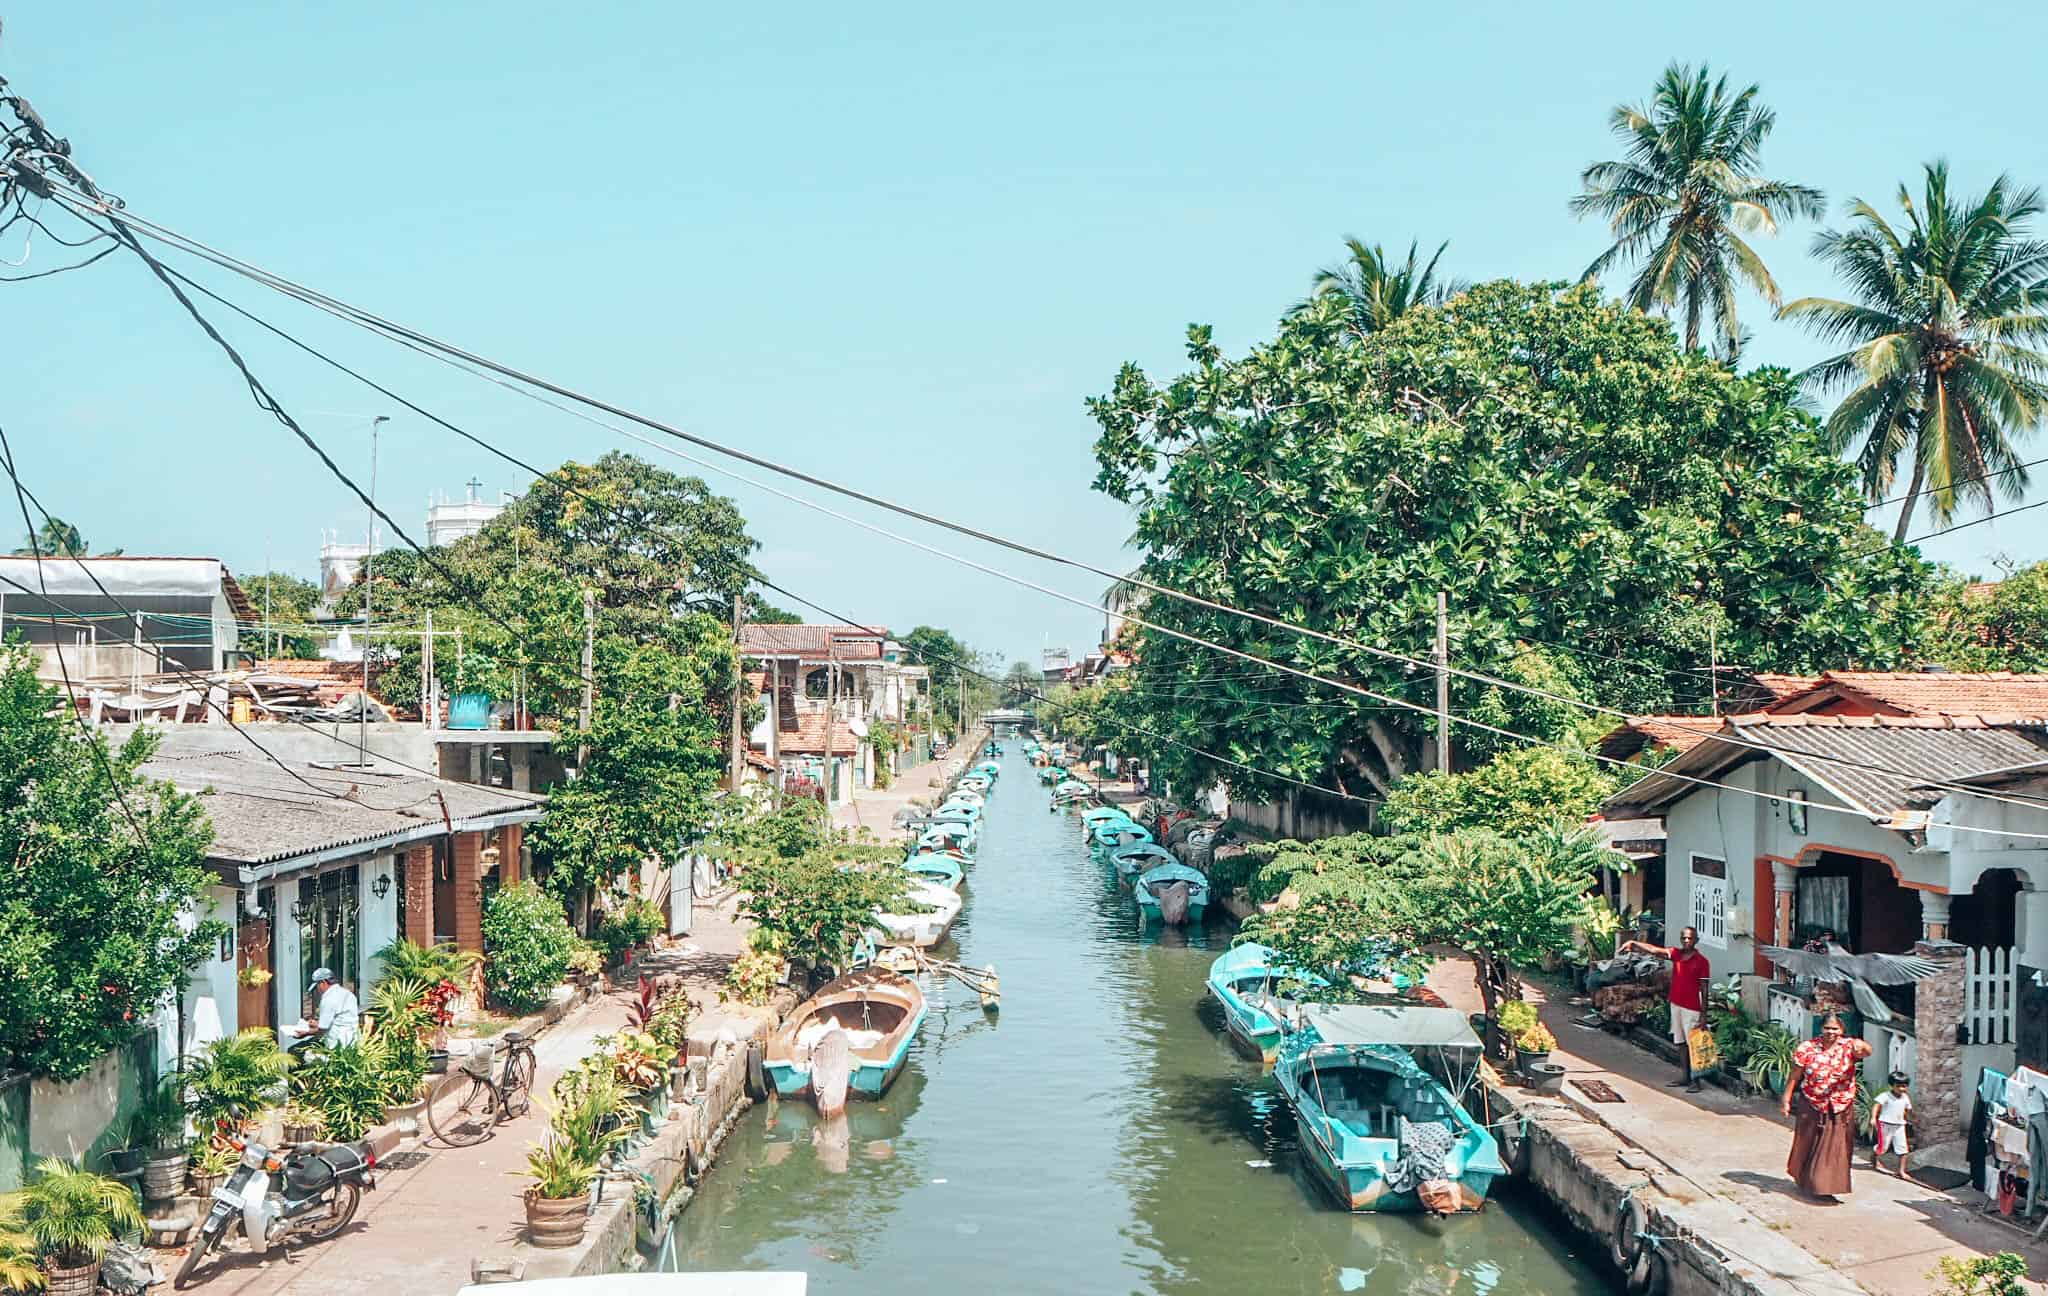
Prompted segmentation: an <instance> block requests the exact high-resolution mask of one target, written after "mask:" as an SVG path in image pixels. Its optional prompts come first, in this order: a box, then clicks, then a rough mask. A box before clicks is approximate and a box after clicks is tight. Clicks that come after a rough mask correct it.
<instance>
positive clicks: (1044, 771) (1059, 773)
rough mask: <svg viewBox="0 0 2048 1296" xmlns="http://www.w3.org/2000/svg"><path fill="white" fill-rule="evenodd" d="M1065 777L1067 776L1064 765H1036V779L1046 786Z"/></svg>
mask: <svg viewBox="0 0 2048 1296" xmlns="http://www.w3.org/2000/svg"><path fill="white" fill-rule="evenodd" d="M1067 777H1069V776H1068V774H1067V771H1066V768H1065V767H1064V766H1061V765H1041V766H1039V767H1038V781H1039V782H1040V783H1043V784H1045V785H1046V786H1048V787H1050V786H1052V785H1053V784H1055V783H1057V782H1059V781H1060V780H1061V779H1063V778H1067Z"/></svg>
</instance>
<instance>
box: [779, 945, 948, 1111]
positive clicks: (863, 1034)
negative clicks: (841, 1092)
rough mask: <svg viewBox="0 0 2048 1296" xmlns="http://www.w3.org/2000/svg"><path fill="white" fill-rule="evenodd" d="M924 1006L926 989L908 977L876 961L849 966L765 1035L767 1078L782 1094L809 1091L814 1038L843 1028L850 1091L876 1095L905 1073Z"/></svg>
mask: <svg viewBox="0 0 2048 1296" xmlns="http://www.w3.org/2000/svg"><path fill="white" fill-rule="evenodd" d="M925 1012H926V1009H925V1002H924V992H923V991H922V990H920V989H918V986H917V982H915V981H912V980H911V979H910V978H909V977H906V976H901V975H899V974H897V973H895V972H890V971H887V970H885V969H882V968H876V967H866V968H861V969H860V970H858V971H855V972H849V973H847V974H846V975H845V976H843V977H839V978H838V979H836V980H833V981H829V982H827V983H826V984H825V985H824V986H823V987H821V988H820V989H819V990H818V993H816V994H814V995H812V996H811V997H810V998H809V999H806V1000H804V1001H803V1002H802V1003H801V1004H798V1005H797V1007H796V1011H795V1012H792V1013H791V1014H790V1015H789V1019H788V1020H787V1021H785V1022H783V1023H782V1025H781V1026H780V1027H778V1028H777V1029H776V1031H775V1033H774V1034H773V1035H772V1036H770V1037H769V1039H768V1048H767V1054H766V1056H765V1057H764V1058H763V1064H764V1068H765V1070H766V1072H767V1075H768V1080H769V1082H770V1083H771V1084H773V1085H774V1086H775V1092H777V1093H779V1094H781V1095H782V1096H783V1097H785V1098H794V1097H798V1096H799V1095H802V1094H804V1093H806V1092H808V1091H809V1090H810V1087H811V1052H812V1050H813V1049H814V1048H815V1047H816V1045H817V1042H818V1039H819V1038H820V1037H822V1036H823V1035H824V1034H826V1033H827V1032H829V1031H833V1030H843V1031H845V1032H846V1033H847V1035H848V1037H849V1040H848V1053H849V1054H850V1055H851V1061H852V1065H851V1068H850V1073H849V1076H848V1080H847V1086H846V1087H847V1089H848V1091H849V1092H851V1093H852V1094H854V1095H856V1096H859V1097H862V1098H879V1097H881V1096H882V1094H883V1093H884V1092H885V1091H886V1090H887V1089H888V1088H889V1086H890V1084H891V1083H893V1082H894V1081H895V1079H896V1077H897V1076H899V1075H901V1074H902V1073H903V1066H904V1063H905V1062H907V1061H908V1060H909V1058H910V1041H911V1040H912V1039H913V1038H915V1036H916V1035H917V1031H918V1027H920V1026H922V1025H924V1018H925ZM822 1083H823V1081H822V1080H821V1081H820V1084H821V1085H822Z"/></svg>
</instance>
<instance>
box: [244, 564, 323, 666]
mask: <svg viewBox="0 0 2048 1296" xmlns="http://www.w3.org/2000/svg"><path fill="white" fill-rule="evenodd" d="M240 583H241V586H242V590H243V592H244V593H246V594H248V596H249V603H250V605H251V606H252V607H254V608H255V609H256V616H257V618H258V623H257V624H256V625H254V626H244V627H243V628H242V637H241V639H240V641H239V642H238V643H237V644H236V645H235V646H236V647H238V648H240V649H241V650H242V651H243V652H245V653H250V654H252V655H254V656H257V657H316V656H318V655H319V651H320V644H319V641H318V640H316V639H315V638H314V637H313V636H312V635H311V634H310V633H308V627H309V626H310V625H311V624H312V621H313V609H314V608H315V607H317V606H319V603H320V587H319V586H318V585H315V584H314V583H313V582H312V581H309V580H301V579H299V578H298V577H297V576H293V575H291V574H290V573H288V572H265V573H264V574H262V575H261V576H244V577H241V578H240ZM266 616H267V617H268V624H269V625H270V627H271V629H270V632H269V633H267V634H266V633H265V632H264V629H263V626H264V618H265V617H266Z"/></svg>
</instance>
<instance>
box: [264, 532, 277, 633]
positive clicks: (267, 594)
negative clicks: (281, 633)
mask: <svg viewBox="0 0 2048 1296" xmlns="http://www.w3.org/2000/svg"><path fill="white" fill-rule="evenodd" d="M273 570H274V569H273V568H272V567H271V565H270V537H269V536H264V537H263V655H264V656H265V657H275V656H276V655H277V654H276V653H274V652H272V651H271V648H270V587H271V585H273V584H274V583H275V582H273V581H272V580H271V579H270V573H271V572H272V571H273Z"/></svg>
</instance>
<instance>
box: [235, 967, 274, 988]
mask: <svg viewBox="0 0 2048 1296" xmlns="http://www.w3.org/2000/svg"><path fill="white" fill-rule="evenodd" d="M235 981H236V983H237V984H239V985H244V986H247V987H248V988H250V989H251V990H258V989H261V988H262V987H264V986H267V985H269V984H270V982H271V975H270V969H269V968H267V967H259V966H258V965H256V964H254V963H251V964H249V965H248V966H247V967H244V968H242V969H241V970H239V971H237V972H236V973H235Z"/></svg>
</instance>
